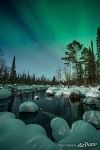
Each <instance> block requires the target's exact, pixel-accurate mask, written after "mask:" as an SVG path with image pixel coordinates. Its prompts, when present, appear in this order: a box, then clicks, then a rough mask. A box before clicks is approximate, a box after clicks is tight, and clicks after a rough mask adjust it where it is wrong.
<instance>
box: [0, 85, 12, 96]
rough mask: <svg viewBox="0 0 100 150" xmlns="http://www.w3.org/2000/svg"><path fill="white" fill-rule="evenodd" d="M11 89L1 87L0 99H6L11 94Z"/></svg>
mask: <svg viewBox="0 0 100 150" xmlns="http://www.w3.org/2000/svg"><path fill="white" fill-rule="evenodd" d="M11 94H12V93H11V91H10V90H9V89H6V88H1V89H0V99H5V98H8V97H10V96H11Z"/></svg>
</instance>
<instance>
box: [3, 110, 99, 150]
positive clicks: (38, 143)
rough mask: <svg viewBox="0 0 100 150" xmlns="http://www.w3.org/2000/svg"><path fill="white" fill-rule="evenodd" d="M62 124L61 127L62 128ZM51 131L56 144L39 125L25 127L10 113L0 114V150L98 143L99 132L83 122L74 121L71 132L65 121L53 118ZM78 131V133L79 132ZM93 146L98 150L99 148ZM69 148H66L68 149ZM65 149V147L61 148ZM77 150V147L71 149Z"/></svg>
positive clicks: (41, 148)
mask: <svg viewBox="0 0 100 150" xmlns="http://www.w3.org/2000/svg"><path fill="white" fill-rule="evenodd" d="M62 123H63V126H62ZM51 126H52V131H53V135H54V138H56V139H55V140H56V141H57V139H59V142H58V141H57V143H54V142H52V141H51V140H50V139H49V138H48V137H47V135H46V132H45V130H44V128H43V127H42V126H40V125H36V124H30V125H25V124H24V123H23V122H22V121H21V120H18V119H15V116H14V115H13V114H12V113H6V112H5V113H1V114H0V136H1V140H0V150H7V149H8V146H9V149H10V150H13V149H15V148H16V150H19V149H20V150H22V149H24V150H36V149H38V150H43V149H48V150H59V148H61V147H59V145H60V146H61V145H64V144H65V143H66V145H68V144H70V145H72V144H73V143H74V144H76V145H79V143H81V144H82V143H86V142H87V143H94V142H95V143H97V144H98V145H99V143H100V132H98V130H96V129H95V128H94V127H93V126H92V125H91V124H89V123H88V122H85V121H82V120H80V121H76V122H74V123H73V124H72V127H71V130H70V129H69V127H68V124H67V122H66V121H64V120H63V119H62V118H59V117H57V118H54V119H53V120H52V122H51ZM79 131H80V132H79ZM98 145H97V146H95V147H93V148H96V150H99V149H100V147H99V146H98ZM70 148H71V147H66V149H70ZM62 149H65V147H62ZM73 149H75V150H76V149H77V147H73Z"/></svg>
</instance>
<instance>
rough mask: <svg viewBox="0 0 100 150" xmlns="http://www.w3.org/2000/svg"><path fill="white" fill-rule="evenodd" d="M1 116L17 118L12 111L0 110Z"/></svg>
mask: <svg viewBox="0 0 100 150" xmlns="http://www.w3.org/2000/svg"><path fill="white" fill-rule="evenodd" d="M0 117H2V118H6V119H8V118H12V119H13V118H15V114H13V113H11V112H0Z"/></svg>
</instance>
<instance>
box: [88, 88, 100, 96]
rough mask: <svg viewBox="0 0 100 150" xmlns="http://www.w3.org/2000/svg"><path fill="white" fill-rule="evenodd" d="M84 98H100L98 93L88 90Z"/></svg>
mask: <svg viewBox="0 0 100 150" xmlns="http://www.w3.org/2000/svg"><path fill="white" fill-rule="evenodd" d="M86 97H94V98H100V92H99V91H94V90H92V89H91V90H90V91H89V92H88V93H87V94H86Z"/></svg>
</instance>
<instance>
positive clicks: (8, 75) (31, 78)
mask: <svg viewBox="0 0 100 150" xmlns="http://www.w3.org/2000/svg"><path fill="white" fill-rule="evenodd" d="M0 84H3V85H5V84H39V85H40V84H43V85H47V84H49V85H56V84H59V81H58V80H57V79H56V77H55V76H54V77H53V78H52V79H48V78H46V77H45V76H44V75H42V76H41V77H37V76H35V74H33V75H30V74H29V71H28V73H25V72H23V73H19V74H17V72H16V57H15V56H14V58H13V61H12V64H11V67H8V66H7V64H6V60H5V59H4V56H3V54H2V50H0Z"/></svg>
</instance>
